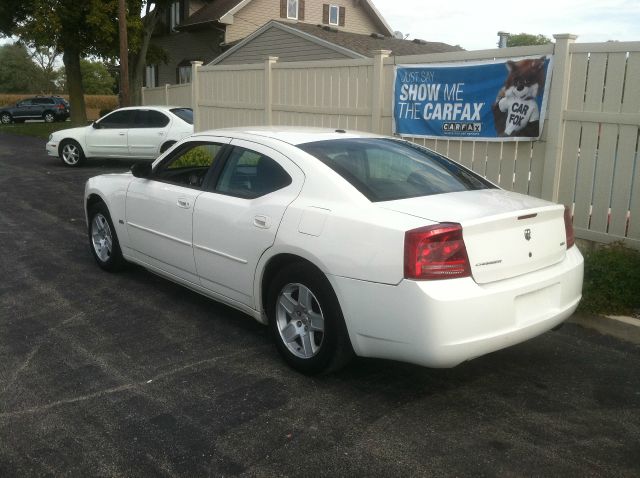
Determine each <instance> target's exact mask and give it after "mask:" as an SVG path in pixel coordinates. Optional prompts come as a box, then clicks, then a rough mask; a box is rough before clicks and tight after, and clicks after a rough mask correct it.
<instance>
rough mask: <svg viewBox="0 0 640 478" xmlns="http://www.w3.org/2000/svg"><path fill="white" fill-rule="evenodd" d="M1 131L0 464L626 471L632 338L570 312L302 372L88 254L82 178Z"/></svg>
mask: <svg viewBox="0 0 640 478" xmlns="http://www.w3.org/2000/svg"><path fill="white" fill-rule="evenodd" d="M44 143H45V142H44V140H41V139H33V138H26V137H17V136H10V135H3V134H0V198H1V204H2V206H1V207H0V270H1V271H2V280H1V281H0V476H1V477H17V476H41V475H49V476H83V477H86V476H190V477H191V476H229V475H246V476H307V477H309V476H394V477H396V476H397V477H404V476H551V475H553V476H580V477H582V476H639V475H640V348H639V347H638V345H634V344H632V343H629V342H624V341H620V340H617V339H615V338H611V337H607V336H604V335H600V334H598V333H597V332H594V331H591V330H588V329H584V328H582V327H580V326H578V325H575V324H567V325H566V326H565V327H564V328H562V329H561V330H559V331H557V332H549V333H547V334H545V335H543V336H541V337H538V338H537V339H534V340H532V341H529V342H527V343H524V344H521V345H518V346H515V347H512V348H509V349H506V350H503V351H500V352H497V353H494V354H491V355H488V356H485V357H482V358H479V359H476V360H473V361H471V362H468V363H465V364H463V365H461V366H458V367H456V368H454V369H450V370H431V369H425V368H420V367H416V366H412V365H406V364H400V363H394V362H387V361H381V360H370V359H358V360H355V361H354V362H353V363H352V364H351V365H350V366H349V367H348V368H347V369H345V370H343V371H341V372H340V373H337V374H334V375H331V376H325V377H319V378H308V377H305V376H302V375H299V374H297V373H296V372H294V371H292V370H291V369H289V368H288V367H287V366H286V365H285V364H284V362H282V361H281V360H280V358H279V356H278V355H277V352H276V350H275V347H274V346H273V345H272V343H271V341H270V339H269V337H268V334H267V329H266V328H265V327H263V326H261V325H259V324H258V323H256V322H254V321H253V320H252V319H250V318H248V317H246V316H244V315H243V314H241V313H239V312H236V311H234V310H232V309H229V308H227V307H225V306H222V305H219V304H217V303H215V302H213V301H210V300H208V299H206V298H203V297H201V296H199V295H197V294H195V293H192V292H190V291H188V290H186V289H184V288H181V287H179V286H176V285H174V284H172V283H170V282H168V281H166V280H163V279H161V278H158V277H156V276H154V275H152V274H150V273H148V272H147V271H145V270H144V269H141V268H138V267H131V268H130V269H129V270H127V271H125V272H124V273H120V274H108V273H105V272H103V271H102V270H100V269H99V268H98V267H97V266H96V265H95V263H94V261H93V258H92V257H91V255H90V253H89V249H88V241H87V238H86V232H85V223H84V217H83V209H82V192H83V188H84V181H85V180H86V178H88V177H90V176H93V175H96V174H101V173H106V172H113V171H123V170H126V169H128V166H129V163H128V162H127V161H95V160H93V161H92V160H89V161H88V162H87V163H86V166H85V167H83V168H81V169H70V168H66V167H64V166H63V164H62V162H61V161H59V160H57V159H54V158H49V157H47V156H46V153H45V151H44Z"/></svg>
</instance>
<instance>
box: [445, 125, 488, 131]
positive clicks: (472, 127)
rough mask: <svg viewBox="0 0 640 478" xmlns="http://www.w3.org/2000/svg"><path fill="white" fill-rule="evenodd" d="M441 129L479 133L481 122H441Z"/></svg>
mask: <svg viewBox="0 0 640 478" xmlns="http://www.w3.org/2000/svg"><path fill="white" fill-rule="evenodd" d="M442 131H444V132H445V133H451V132H455V133H481V132H482V123H443V124H442Z"/></svg>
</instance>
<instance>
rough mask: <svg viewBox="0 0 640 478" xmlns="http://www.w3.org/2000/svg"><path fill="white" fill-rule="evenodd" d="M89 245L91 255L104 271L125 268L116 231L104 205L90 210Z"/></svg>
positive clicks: (100, 204) (101, 204) (97, 205)
mask: <svg viewBox="0 0 640 478" xmlns="http://www.w3.org/2000/svg"><path fill="white" fill-rule="evenodd" d="M89 245H90V247H91V254H92V255H93V257H94V259H95V260H96V262H97V263H98V265H99V266H100V267H101V268H103V269H104V270H106V271H109V272H115V271H118V270H121V269H122V268H123V267H124V266H125V264H126V261H125V260H124V258H123V257H122V251H121V250H120V243H119V242H118V236H117V235H116V229H115V227H113V221H112V220H111V215H110V214H109V210H108V209H107V206H106V205H105V204H104V203H98V204H96V205H94V206H92V207H91V208H90V209H89Z"/></svg>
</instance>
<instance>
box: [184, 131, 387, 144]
mask: <svg viewBox="0 0 640 478" xmlns="http://www.w3.org/2000/svg"><path fill="white" fill-rule="evenodd" d="M194 136H233V137H236V138H244V139H249V138H251V137H255V136H261V137H264V138H270V139H276V140H279V141H283V142H285V143H289V144H292V145H300V144H304V143H312V142H315V141H329V140H337V139H353V138H383V137H384V136H381V135H377V134H372V133H365V132H362V131H347V130H343V129H334V128H313V127H303V126H249V127H235V128H221V129H215V130H208V131H201V132H198V133H197V134H195V135H194Z"/></svg>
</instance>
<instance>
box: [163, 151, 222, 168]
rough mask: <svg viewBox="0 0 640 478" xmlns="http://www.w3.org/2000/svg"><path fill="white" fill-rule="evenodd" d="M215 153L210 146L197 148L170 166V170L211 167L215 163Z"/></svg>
mask: <svg viewBox="0 0 640 478" xmlns="http://www.w3.org/2000/svg"><path fill="white" fill-rule="evenodd" d="M214 153H215V152H214V151H213V150H212V149H211V148H210V147H209V146H196V147H195V148H193V149H190V150H189V151H187V152H186V153H185V154H183V155H182V157H180V159H177V160H176V161H174V162H173V163H171V165H170V166H169V168H170V169H177V168H194V167H198V166H210V165H211V162H212V161H213V157H214Z"/></svg>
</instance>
